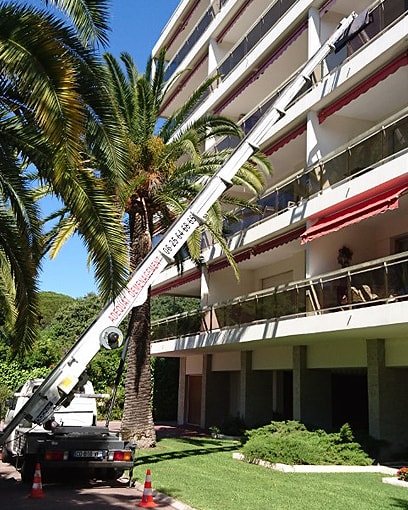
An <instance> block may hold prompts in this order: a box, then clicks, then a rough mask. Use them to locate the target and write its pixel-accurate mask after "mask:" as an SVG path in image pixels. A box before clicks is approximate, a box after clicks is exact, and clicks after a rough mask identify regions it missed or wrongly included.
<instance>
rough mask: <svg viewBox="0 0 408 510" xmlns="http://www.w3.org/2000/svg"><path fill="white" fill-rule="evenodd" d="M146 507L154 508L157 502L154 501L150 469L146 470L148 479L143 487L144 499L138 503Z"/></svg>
mask: <svg viewBox="0 0 408 510" xmlns="http://www.w3.org/2000/svg"><path fill="white" fill-rule="evenodd" d="M137 506H142V507H144V508H154V507H156V506H157V504H156V503H155V502H154V501H153V491H152V482H151V478H150V469H148V470H147V471H146V480H145V484H144V488H143V496H142V501H141V502H140V503H139V504H138V505H137Z"/></svg>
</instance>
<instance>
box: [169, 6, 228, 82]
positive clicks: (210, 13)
mask: <svg viewBox="0 0 408 510" xmlns="http://www.w3.org/2000/svg"><path fill="white" fill-rule="evenodd" d="M225 3H226V2H224V4H225ZM224 4H222V5H221V7H223V5H224ZM214 17H215V11H214V8H213V6H210V7H209V8H208V9H207V10H206V12H205V13H204V15H203V16H202V17H201V19H200V21H199V22H198V24H197V25H196V26H195V28H194V29H193V31H192V32H191V33H190V35H189V36H188V37H187V40H186V42H185V43H184V44H183V46H182V47H181V48H180V50H179V51H178V52H177V54H176V55H175V56H174V58H173V59H172V61H171V62H170V63H169V65H168V66H167V69H166V72H165V75H164V78H165V80H166V81H167V80H169V79H170V78H171V76H172V75H173V73H174V72H175V70H176V69H177V68H178V67H179V65H180V64H181V62H182V61H183V60H184V59H185V57H186V56H187V55H188V54H189V53H190V51H191V50H192V48H193V46H194V45H195V43H196V42H197V41H198V40H199V39H200V37H201V36H202V35H203V34H204V32H205V31H206V30H207V28H208V27H209V26H210V24H211V22H212V20H213V19H214Z"/></svg>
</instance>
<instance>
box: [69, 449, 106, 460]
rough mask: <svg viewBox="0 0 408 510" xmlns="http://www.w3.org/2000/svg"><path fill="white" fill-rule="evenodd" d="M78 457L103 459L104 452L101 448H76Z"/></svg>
mask: <svg viewBox="0 0 408 510" xmlns="http://www.w3.org/2000/svg"><path fill="white" fill-rule="evenodd" d="M73 456H74V457H75V458H76V459H84V458H87V459H102V457H103V452H102V451H101V450H76V451H74V452H73Z"/></svg>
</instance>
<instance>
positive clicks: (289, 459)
mask: <svg viewBox="0 0 408 510" xmlns="http://www.w3.org/2000/svg"><path fill="white" fill-rule="evenodd" d="M246 435H247V437H248V441H247V442H246V443H245V445H244V446H243V447H242V453H243V454H244V455H245V457H246V458H247V459H248V460H249V461H250V462H251V461H254V460H255V459H262V460H266V461H269V462H272V463H283V464H292V465H293V464H342V465H364V466H367V465H370V464H372V462H373V461H372V459H370V458H369V457H368V455H367V454H366V453H365V452H364V451H363V449H362V448H361V446H360V445H359V444H358V443H356V442H355V441H354V437H353V433H352V431H351V428H350V426H349V425H348V424H345V425H343V427H342V428H341V429H340V431H339V432H338V433H332V434H329V433H327V432H325V431H324V430H320V429H319V430H315V431H309V430H307V428H306V427H305V425H303V424H302V423H299V422H297V421H283V422H271V423H270V424H269V425H266V426H264V427H261V428H259V429H255V430H251V431H248V432H247V434H246Z"/></svg>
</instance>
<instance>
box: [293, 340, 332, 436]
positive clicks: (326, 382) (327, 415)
mask: <svg viewBox="0 0 408 510" xmlns="http://www.w3.org/2000/svg"><path fill="white" fill-rule="evenodd" d="M293 419H294V420H298V421H301V422H303V423H305V424H306V425H316V426H319V427H322V428H331V426H332V409H331V374H330V371H328V370H310V369H308V368H307V347H306V346H304V345H297V346H294V347H293Z"/></svg>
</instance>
